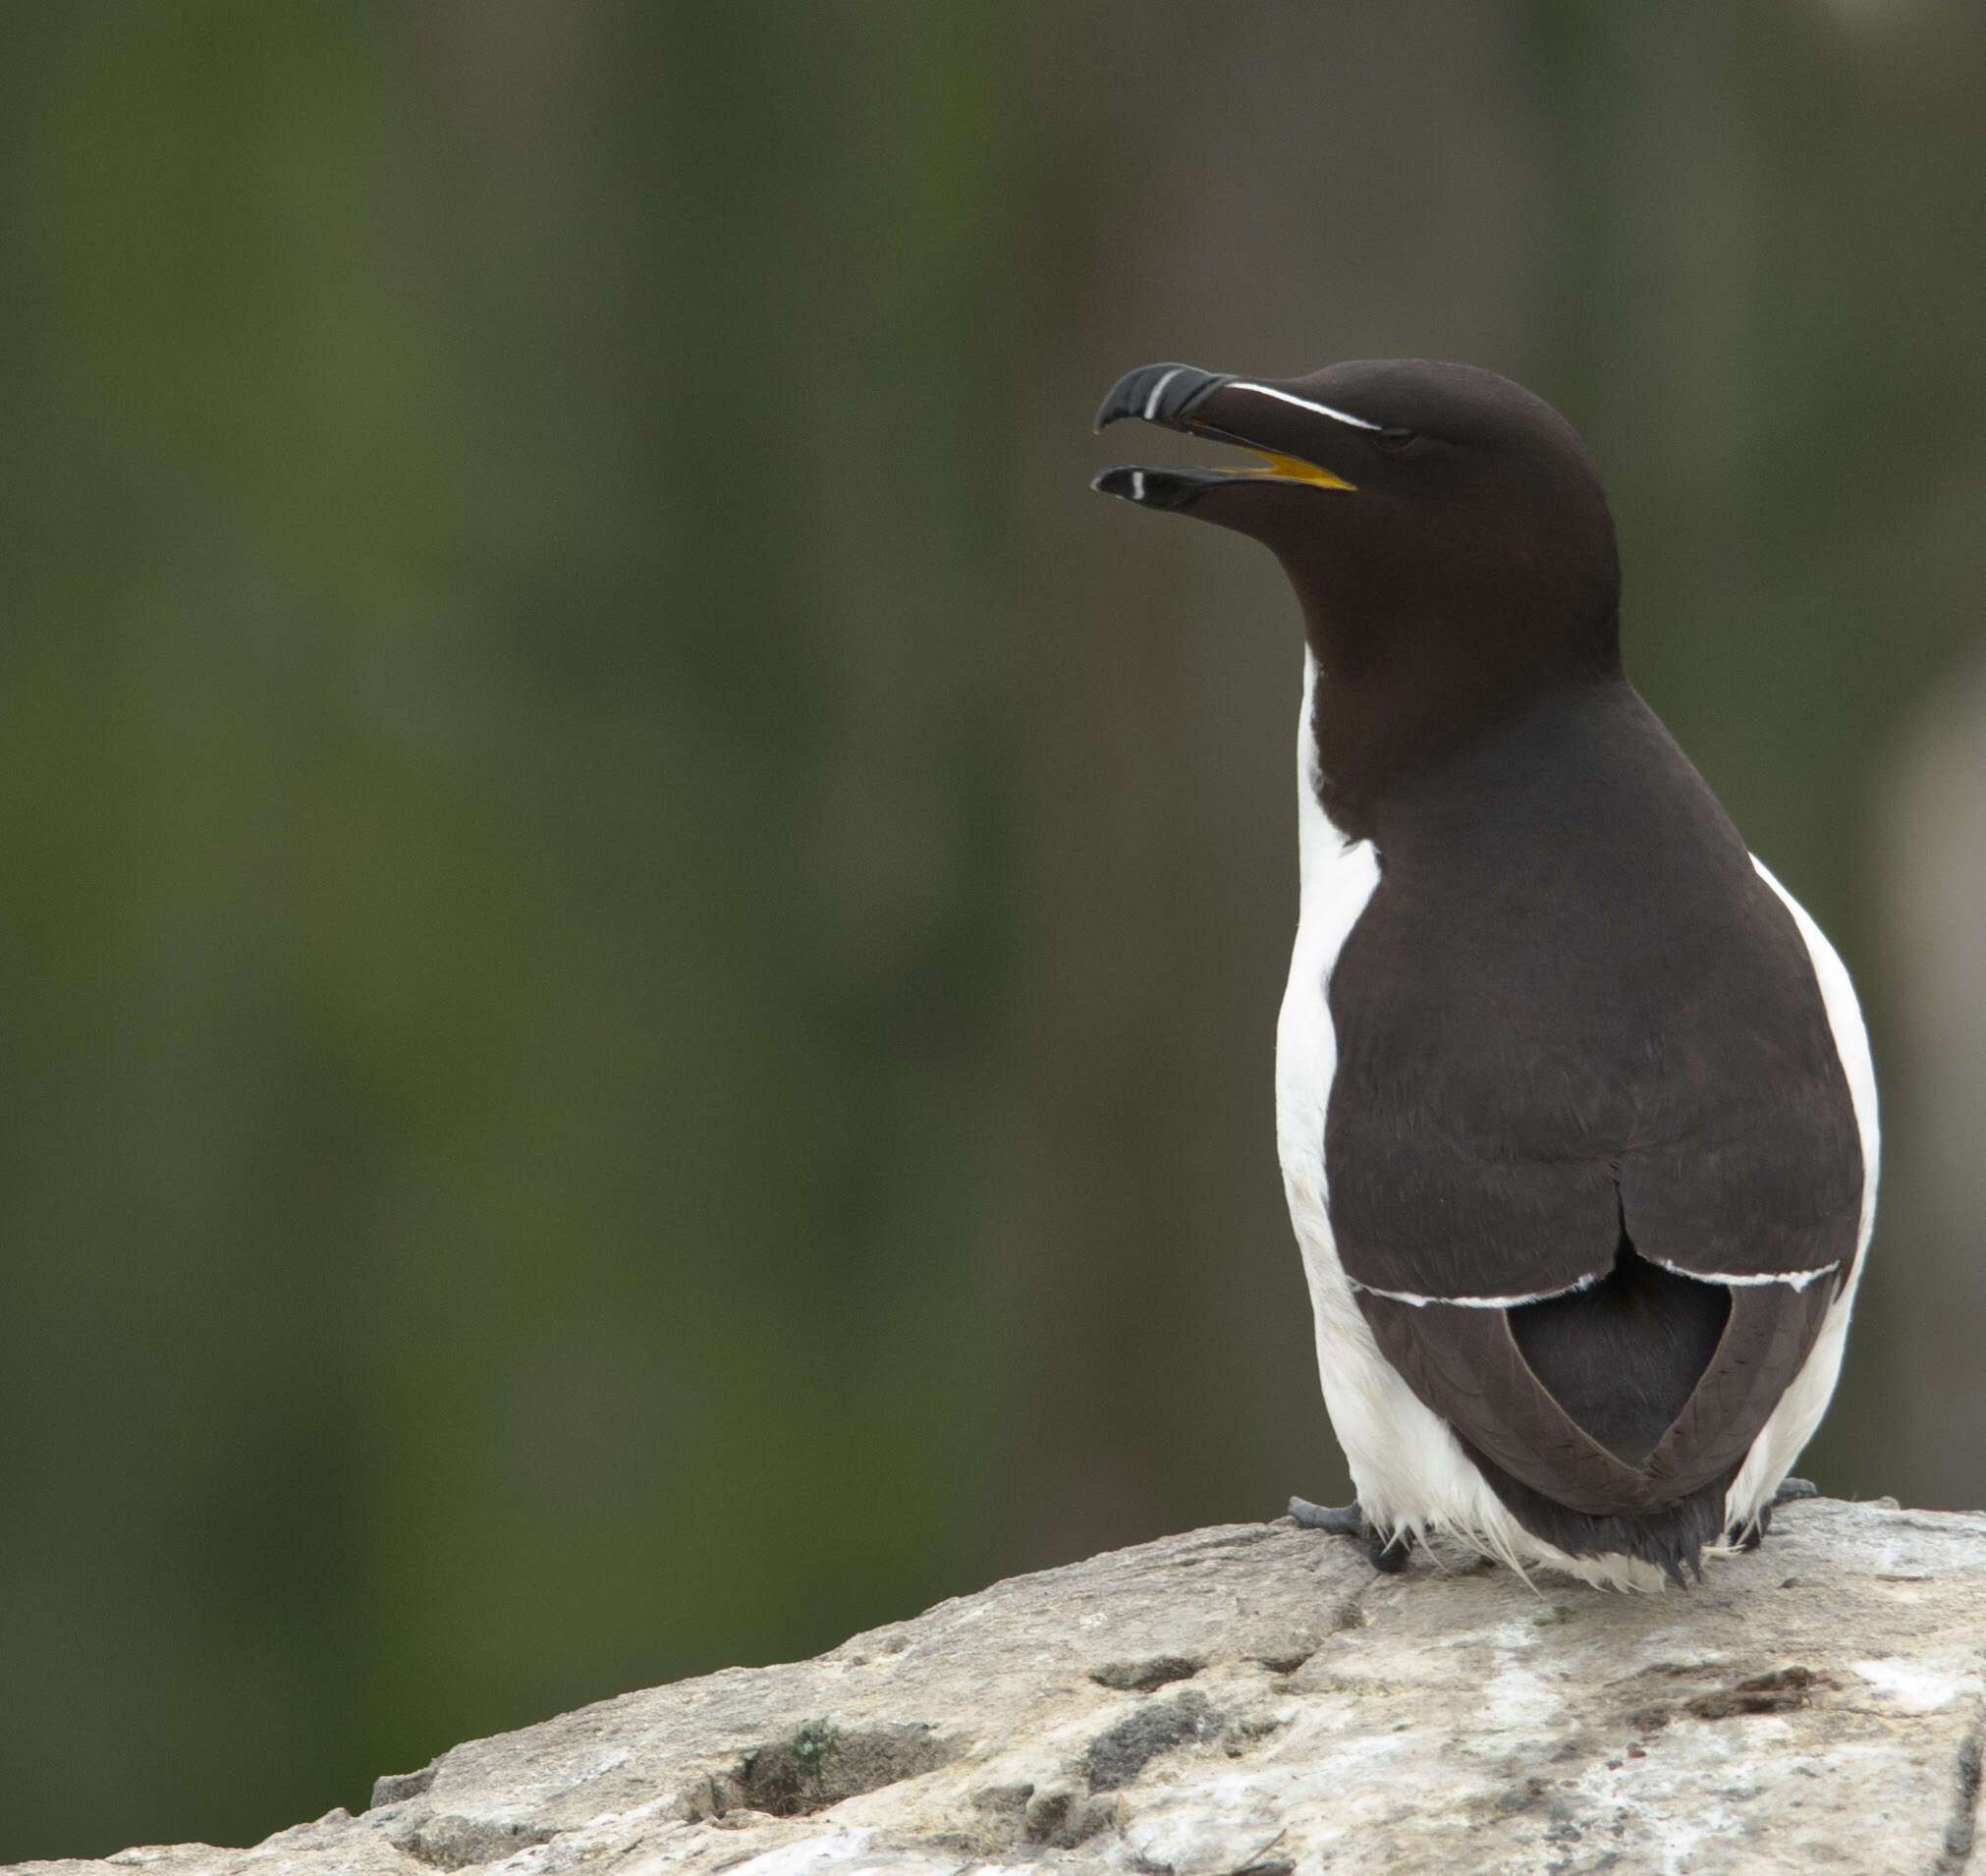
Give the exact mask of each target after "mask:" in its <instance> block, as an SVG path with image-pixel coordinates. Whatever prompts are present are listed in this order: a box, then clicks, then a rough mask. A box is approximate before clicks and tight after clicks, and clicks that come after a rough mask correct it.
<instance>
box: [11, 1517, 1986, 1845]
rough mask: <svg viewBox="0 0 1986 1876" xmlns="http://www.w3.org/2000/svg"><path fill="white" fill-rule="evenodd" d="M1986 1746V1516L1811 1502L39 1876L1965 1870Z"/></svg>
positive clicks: (1251, 1549) (750, 1698)
mask: <svg viewBox="0 0 1986 1876" xmlns="http://www.w3.org/2000/svg"><path fill="white" fill-rule="evenodd" d="M1982 1731H1986V1515H1980V1514H1976V1513H1966V1514H1958V1513H1928V1512H1903V1511H1896V1510H1891V1509H1888V1508H1887V1507H1885V1506H1884V1505H1882V1504H1880V1503H1878V1504H1863V1505H1848V1504H1843V1503H1840V1502H1838V1501H1834V1500H1828V1499H1815V1500H1808V1501H1806V1502H1803V1503H1797V1504H1793V1505H1789V1506H1784V1507H1782V1508H1781V1509H1780V1511H1779V1513H1778V1516H1777V1519H1776V1522H1775V1526H1774V1530H1773V1533H1772V1535H1771V1537H1770V1538H1768V1539H1767V1541H1766V1543H1765V1545H1764V1547H1763V1548H1762V1549H1760V1550H1758V1551H1757V1552H1755V1553H1753V1554H1752V1555H1749V1556H1730V1557H1718V1558H1714V1559H1712V1560H1711V1561H1710V1563H1709V1564H1708V1566H1707V1569H1706V1580H1705V1582H1704V1583H1703V1585H1702V1586H1701V1587H1699V1588H1696V1589H1692V1590H1690V1591H1689V1592H1688V1593H1686V1594H1683V1593H1678V1592H1674V1591H1672V1592H1669V1593H1667V1594H1663V1595H1657V1596H1626V1595H1612V1594H1608V1593H1606V1592H1604V1591H1600V1590H1595V1589H1589V1588H1587V1587H1586V1586H1584V1585H1583V1584H1579V1583H1573V1582H1569V1581H1566V1580H1563V1579H1558V1580H1554V1579H1551V1578H1548V1577H1542V1576H1541V1577H1540V1578H1538V1580H1537V1581H1536V1583H1535V1584H1534V1585H1533V1584H1526V1583H1525V1582H1523V1581H1522V1580H1520V1579H1519V1578H1517V1577H1516V1576H1513V1575H1510V1574H1508V1573H1505V1572H1502V1571H1498V1570H1492V1569H1487V1568H1485V1567H1483V1566H1480V1565H1478V1564H1476V1563H1474V1562H1473V1561H1472V1560H1468V1559H1464V1558H1457V1557H1442V1556H1432V1557H1431V1556H1428V1555H1426V1554H1424V1553H1423V1554H1417V1555H1416V1557H1415V1560H1414V1563H1413V1565H1412V1567H1411V1568H1410V1569H1408V1570H1407V1572H1405V1573H1403V1574H1400V1575H1380V1574H1378V1573H1375V1572H1374V1571H1373V1570H1372V1568H1371V1567H1370V1566H1369V1565H1368V1564H1367V1563H1366V1561H1365V1559H1364V1557H1363V1555H1362V1554H1361V1552H1360V1551H1359V1549H1358V1547H1357V1546H1356V1545H1355V1544H1352V1543H1351V1542H1349V1541H1347V1540H1346V1539H1343V1538H1337V1537H1330V1536H1325V1535H1322V1534H1320V1533H1318V1532H1314V1531H1304V1530H1298V1529H1296V1527H1295V1526H1294V1525H1292V1524H1291V1523H1289V1522H1288V1521H1287V1520H1285V1521H1282V1522H1278V1523H1275V1524H1241V1525H1233V1526H1229V1527H1225V1528H1222V1529H1217V1530H1206V1531H1196V1532H1193V1533H1191V1534H1190V1535H1187V1536H1184V1537H1170V1538H1165V1539H1162V1540H1161V1541H1159V1542H1157V1543H1153V1544H1143V1545H1139V1546H1138V1547H1137V1548H1136V1549H1133V1550H1126V1551H1118V1552H1115V1553H1113V1554H1111V1555H1109V1556H1104V1557H1096V1558H1092V1559H1091V1560H1090V1561H1089V1562H1087V1563H1084V1564H1076V1565H1072V1566H1070V1567H1069V1568H1068V1569H1064V1570H1051V1571H1046V1572H1043V1573H1041V1574H1039V1575H1034V1576H1022V1577H1017V1578H1016V1579H1014V1580H1013V1581H1011V1582H1004V1583H997V1584H995V1585H994V1586H993V1587H992V1588H991V1589H987V1590H983V1591H981V1592H980V1593H979V1594H978V1595H975V1596H965V1597H962V1598H960V1599H959V1600H957V1601H954V1602H948V1603H941V1604H940V1605H939V1606H938V1607H937V1608H936V1609H933V1610H930V1611H929V1612H928V1613H926V1614H925V1615H922V1616H920V1617H918V1618H917V1619H916V1620H915V1621H913V1622H904V1623H896V1624H893V1625H891V1626H890V1627H888V1628H878V1629H876V1630H874V1631H872V1632H871V1633H869V1634H865V1635H857V1636H856V1637H855V1639H854V1640H852V1641H849V1642H846V1643H844V1644H843V1646H841V1647H839V1648H836V1649H835V1650H833V1651H832V1652H831V1653H829V1654H825V1655H822V1656H821V1657H820V1658H819V1659H818V1660H816V1661H809V1662H801V1663H799V1664H796V1665H791V1666H785V1667H775V1668H758V1669H744V1668H734V1669H730V1670H727V1671H726V1672H724V1673H722V1674H714V1675H709V1676H706V1677H705V1678H704V1679H702V1680H700V1681H687V1682H684V1683H680V1684H678V1685H676V1686H670V1687H659V1688H655V1689H653V1690H652V1691H649V1692H645V1693H631V1694H626V1695H623V1696H622V1697H621V1698H620V1699H618V1700H609V1701H605V1702H603V1703H602V1704H601V1705H599V1706H594V1707H587V1708H585V1709H584V1710H582V1711H581V1712H579V1713H571V1714H567V1715H566V1716H565V1717H564V1718H562V1719H557V1720H550V1721H547V1722H546V1723H545V1724H544V1725H542V1726H536V1727H531V1728H529V1729H527V1730H526V1731H524V1732H522V1733H513V1734H508V1735H505V1736H503V1737H501V1738H494V1739H480V1740H476V1741H474V1742H472V1743H470V1744H468V1745H459V1746H457V1747H456V1748H455V1749H454V1750H453V1751H450V1752H447V1753H445V1754H443V1755H442V1757H441V1758H439V1759H438V1760H436V1761H435V1763H434V1764H433V1765H432V1766H431V1767H428V1768H425V1769H424V1770H422V1771H420V1772H415V1773H404V1774H398V1775H393V1776H389V1777H387V1778H383V1779H381V1780H380V1782H379V1784H378V1786H377V1787H376V1788H375V1794H374V1802H373V1807H372V1808H371V1809H370V1810H368V1811H367V1812H366V1813H365V1814H364V1815H363V1816H362V1817H357V1818H353V1817H347V1816H346V1815H345V1814H344V1813H343V1812H341V1811H333V1812H332V1813H331V1814H330V1815H329V1816H328V1817H324V1818H321V1819H319V1820H318V1821H317V1822H316V1823H314V1824H303V1825H299V1826H298V1827H297V1828H296V1829H295V1830H290V1831H284V1832H281V1833H279V1834H278V1835H277V1836H275V1837H272V1838H270V1839H269V1840H268V1841H267V1842H266V1843H264V1844H262V1845H260V1846H258V1847H257V1848H254V1849H251V1850H247V1851H243V1850H214V1849H208V1848H203V1847H200V1846H197V1845H192V1846H183V1847H181V1848H173V1849H145V1850H127V1851H125V1852H124V1853H123V1854H122V1855H120V1856H116V1857H112V1858H110V1859H109V1861H108V1862H107V1863H99V1864H84V1863H73V1862H72V1863H63V1864H55V1863H41V1864H21V1865H17V1866H16V1868H17V1871H18V1872H21V1873H23V1876H25V1873H26V1872H35V1873H36V1876H42V1873H44V1872H45V1876H56V1872H58V1871H59V1872H61V1873H62V1876H85V1873H86V1872H88V1871H92V1870H108V1869H110V1868H113V1867H115V1868H119V1869H131V1868H134V1867H141V1868H143V1869H145V1870H147V1871H150V1872H155V1873H156V1876H222V1872H226V1873H227V1876H279V1873H280V1876H317V1873H319V1872H321V1873H322V1876H332V1872H334V1871H335V1872H338V1873H339V1876H426V1872H429V1871H432V1870H437V1869H439V1870H454V1869H464V1868H470V1867H476V1866H480V1865H485V1864H490V1863H494V1862H499V1861H501V1862H503V1863H504V1865H505V1870H506V1876H554V1873H555V1872H558V1871H563V1870H586V1869H600V1870H602V1871H604V1870H606V1869H607V1868H608V1867H609V1866H610V1865H611V1866H612V1867H613V1868H614V1869H615V1870H616V1871H617V1872H625V1876H672V1873H673V1872H677V1871H682V1872H709V1873H710V1876H716V1872H719V1871H724V1872H727V1876H800V1872H812V1871H822V1872H828V1871H839V1870H846V1871H849V1872H850V1873H851V1876H853V1873H854V1872H855V1870H856V1869H858V1868H859V1869H864V1870H866V1869H881V1870H901V1871H906V1872H911V1871H929V1872H932V1876H937V1872H941V1871H942V1872H952V1871H957V1870H961V1869H964V1868H965V1867H967V1866H970V1865H973V1864H975V1863H976V1864H1000V1865H1009V1866H1013V1865H1021V1864H1026V1865H1043V1866H1049V1867H1055V1868H1069V1869H1094V1870H1098V1871H1103V1870H1111V1871H1126V1872H1130V1871H1138V1872H1154V1871H1167V1870H1170V1871H1174V1872H1177V1876H1214V1873H1215V1872H1220V1873H1221V1876H1233V1873H1239V1872H1246V1876H1295V1872H1307V1871H1311V1870H1320V1871H1321V1870H1340V1871H1348V1872H1349V1871H1365V1870H1375V1871H1376V1870H1385V1871H1390V1872H1411V1871H1429V1872H1434V1871H1439V1872H1442V1873H1443V1876H1451V1873H1452V1872H1455V1871H1459V1870H1466V1871H1470V1872H1512V1873H1515V1872H1524V1873H1525V1876H1531V1872H1541V1871H1550V1872H1561V1873H1563V1876H1574V1873H1575V1872H1583V1871H1600V1870H1609V1871H1616V1872H1621V1873H1622V1876H1627V1873H1628V1872H1636V1871H1657V1870H1660V1871H1674V1872H1687V1871H1714V1872H1719V1876H1723V1873H1724V1872H1752V1871H1757V1872H1774V1871H1785V1872H1789V1876H1791V1873H1792V1872H1799V1873H1800V1876H1807V1873H1808V1872H1811V1871H1814V1870H1826V1869H1836V1870H1843V1871H1848V1872H1853V1873H1854V1876H1870V1873H1871V1872H1875V1871H1885V1872H1887V1871H1891V1870H1896V1871H1906V1872H1917V1871H1923V1872H1927V1873H1931V1872H1936V1873H1937V1876H1956V1872H1958V1870H1959V1869H1960V1868H1961V1867H1962V1866H1963V1865H1964V1863H1965V1862H1966V1860H1967V1858H1968V1856H1969V1855H1970V1852H1971V1847H1972V1836H1973V1830H1974V1813H1975V1810H1976V1808H1977V1803H1978V1795H1979V1783H1980V1746H1981V1738H1982ZM631 1859H632V1860H631Z"/></svg>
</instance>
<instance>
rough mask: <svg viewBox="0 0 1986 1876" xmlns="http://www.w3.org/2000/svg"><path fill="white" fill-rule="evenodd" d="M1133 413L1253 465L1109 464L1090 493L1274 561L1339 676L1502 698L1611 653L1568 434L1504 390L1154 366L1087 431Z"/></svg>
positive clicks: (1615, 580) (1392, 369)
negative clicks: (1186, 523)
mask: <svg viewBox="0 0 1986 1876" xmlns="http://www.w3.org/2000/svg"><path fill="white" fill-rule="evenodd" d="M1125 417H1137V418H1141V419H1142V420H1143V421H1145V422H1147V423H1155V424H1160V425H1163V426H1164V427H1165V428H1167V429H1172V430H1178V431H1181V432H1183V433H1184V434H1186V435H1187V436H1192V437H1198V438H1204V439H1207V440H1209V441H1212V442H1216V443H1223V444H1231V445H1237V446H1239V447H1240V448H1241V449H1243V450H1246V451H1248V452H1250V453H1251V454H1253V455H1254V456H1255V457H1256V458H1257V461H1256V462H1255V463H1253V464H1250V465H1247V466H1236V467H1231V468H1225V469H1159V468H1130V467H1127V468H1121V469H1106V470H1104V471H1103V473H1102V474H1101V475H1099V476H1097V478H1096V481H1095V484H1094V486H1095V487H1097V488H1098V489H1100V490H1102V491H1103V492H1104V493H1105V494H1107V495H1118V496H1122V497H1123V498H1124V499H1125V500H1127V501H1129V502H1132V503H1135V504H1136V505H1137V506H1139V507H1141V508H1153V509H1164V510H1168V511H1171V512H1175V513H1180V514H1186V515H1191V516H1193V517H1194V518H1195V519H1197V520H1200V521H1209V522H1213V523H1215V524H1218V525H1220V526H1223V527H1229V528H1233V529H1235V530H1236V531H1238V532H1240V533H1243V534H1248V535H1251V536H1253V537H1254V538H1255V539H1256V540H1259V541H1261V542H1262V543H1263V544H1264V545H1266V546H1267V547H1269V548H1270V549H1271V550H1272V551H1273V552H1274V553H1275V554H1276V556H1277V558H1278V559H1279V560H1280V561H1281V562H1282V563H1283V566H1284V568H1285V570H1286V571H1287V572H1288V574H1289V576H1290V579H1291V581H1292V583H1293V585H1294V586H1295V587H1296V594H1297V597H1298V599H1299V601H1300V602H1301V604H1302V608H1303V613H1304V618H1305V624H1306V630H1307V633H1308V635H1309V638H1310V642H1311V648H1312V649H1313V651H1314V652H1315V653H1316V654H1317V658H1318V661H1319V664H1320V666H1321V667H1322V668H1323V669H1324V670H1325V671H1326V672H1327V673H1328V674H1329V675H1330V676H1332V677H1334V678H1337V679H1340V680H1344V681H1349V682H1356V681H1358V680H1360V679H1362V678H1367V677H1370V678H1372V679H1373V680H1375V681H1381V680H1384V679H1385V678H1386V677H1387V675H1388V674H1389V673H1390V674H1392V676H1393V678H1394V680H1395V681H1397V682H1399V683H1404V684H1407V685H1412V684H1426V683H1435V682H1436V681H1437V680H1439V684H1438V686H1437V688H1442V687H1446V686H1452V685H1455V684H1463V685H1466V686H1468V687H1470V688H1471V690H1475V691H1477V692H1482V691H1484V690H1487V691H1501V690H1506V689H1508V688H1509V687H1510V685H1511V684H1512V683H1513V682H1514V681H1516V682H1519V683H1520V685H1521V683H1523V682H1528V681H1530V680H1542V679H1543V678H1545V677H1547V676H1548V675H1550V674H1551V673H1553V672H1555V671H1566V672H1571V671H1575V670H1580V669H1591V668H1600V669H1605V668H1610V667H1611V666H1612V664H1613V663H1614V661H1615V660H1616V659H1617V658H1618V650H1617V643H1618V615H1619V606H1620V564H1619V560H1618V556H1617V553H1616V549H1615V542H1614V524H1613V520H1612V518H1611V516H1610V515H1609V513H1608V509H1607V500H1606V496H1605V494H1604V493H1603V492H1602V490H1601V487H1600V479H1599V476H1598V474H1597V473H1596V472H1595V470H1594V469H1593V465H1592V462H1591V460H1590V459H1589V458H1588V457H1587V455H1586V452H1585V449H1584V447H1583V446H1582V445H1581V443H1580V441H1579V438H1578V435H1577V433H1576V432H1575V431H1574V430H1573V429H1572V425H1571V424H1570V423H1568V422H1567V421H1566V420H1565V418H1564V417H1562V416H1560V415H1559V414H1558V413H1557V412H1556V411H1554V410H1553V409H1552V408H1551V406H1550V405H1548V404H1546V403H1545V402H1544V401H1543V400H1542V399H1541V398H1537V397H1534V396H1532V395H1531V393H1530V392H1528V391H1526V390H1524V389H1523V388H1522V387H1521V386H1519V385H1516V384H1513V383H1512V382H1511V381H1510V380H1509V379H1508V378H1502V377H1499V376H1497V374H1496V373H1495V372H1493V371H1484V370H1480V369H1478V368H1476V367H1475V366H1472V365H1463V364H1444V363H1436V362H1432V361H1430V360H1427V359H1357V360H1353V361H1352V362H1350V363H1345V364H1334V365H1330V366H1328V367H1327V368H1325V369H1324V370H1322V371H1314V372H1312V373H1310V374H1309V375H1308V376H1307V377H1300V378H1280V379H1271V378H1248V377H1238V376H1235V375H1233V374H1230V373H1226V372H1215V371H1202V370H1198V369H1196V368H1195V367H1193V366H1191V365H1184V364H1148V365H1143V366H1141V367H1139V369H1137V370H1135V371H1132V372H1131V373H1129V374H1128V375H1127V376H1125V377H1124V378H1122V379H1120V380H1119V381H1118V383H1117V384H1116V386H1115V387H1113V389H1112V390H1111V393H1110V395H1109V396H1108V397H1106V398H1105V399H1104V401H1103V407H1102V409H1101V410H1100V411H1099V412H1098V413H1097V418H1096V426H1097V428H1098V429H1099V430H1101V429H1102V428H1103V427H1104V426H1105V425H1107V424H1111V423H1115V422H1117V421H1119V420H1120V419H1121V418H1125Z"/></svg>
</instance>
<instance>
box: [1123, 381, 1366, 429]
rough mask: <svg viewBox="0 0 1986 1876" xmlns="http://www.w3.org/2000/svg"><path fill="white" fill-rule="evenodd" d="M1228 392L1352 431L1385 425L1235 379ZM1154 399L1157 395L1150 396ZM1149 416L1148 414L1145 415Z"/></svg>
mask: <svg viewBox="0 0 1986 1876" xmlns="http://www.w3.org/2000/svg"><path fill="white" fill-rule="evenodd" d="M1228 389H1229V390H1230V391H1259V392H1260V393H1261V394H1262V396H1264V397H1265V398H1274V399H1275V400H1276V402H1277V403H1279V404H1294V405H1295V406H1296V408H1297V410H1299V411H1314V412H1316V414H1318V415H1319V416H1328V417H1330V418H1331V419H1332V420H1333V421H1334V422H1338V423H1349V424H1351V425H1352V428H1353V429H1354V430H1383V429H1385V427H1386V425H1385V424H1383V423H1373V422H1370V421H1368V420H1367V419H1366V418H1364V417H1362V416H1353V415H1352V413H1351V412H1350V411H1334V410H1333V409H1332V408H1331V406H1330V405H1328V404H1312V403H1311V402H1310V400H1309V399H1308V398H1299V397H1294V396H1292V395H1291V393H1289V392H1288V391H1278V390H1275V389H1273V388H1271V387H1270V386H1269V385H1266V384H1249V383H1246V382H1244V381H1243V380H1242V379H1240V378H1237V379H1236V380H1235V381H1234V382H1233V383H1232V384H1230V385H1229V386H1228ZM1152 395H1153V396H1154V397H1156V396H1157V395H1158V394H1157V392H1154V393H1153V394H1152ZM1146 414H1147V415H1149V414H1150V413H1149V412H1147V413H1146Z"/></svg>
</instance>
